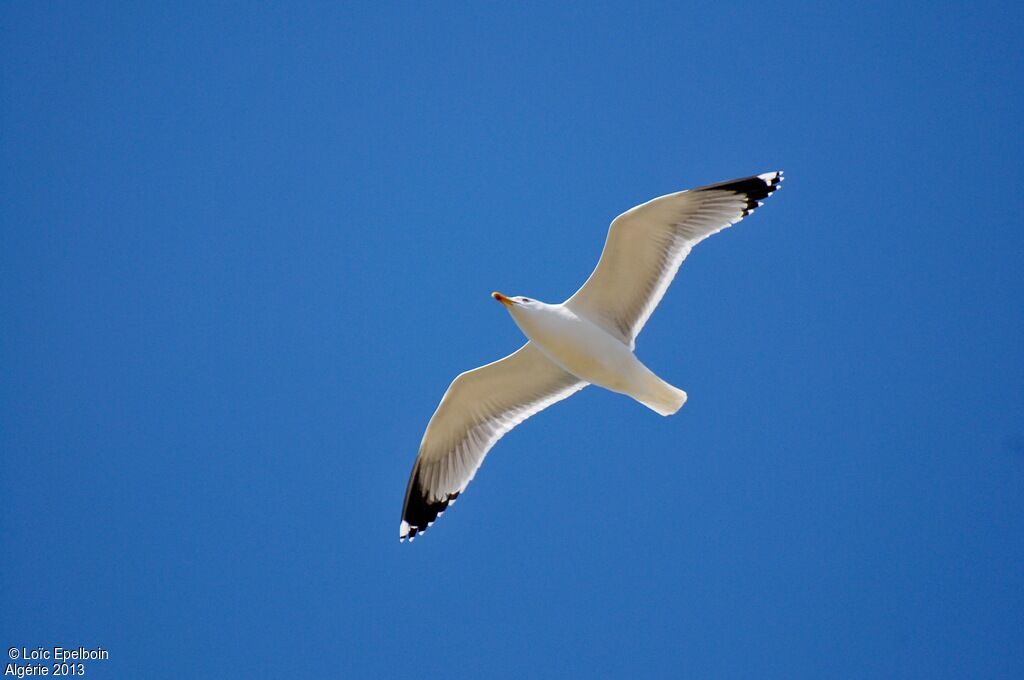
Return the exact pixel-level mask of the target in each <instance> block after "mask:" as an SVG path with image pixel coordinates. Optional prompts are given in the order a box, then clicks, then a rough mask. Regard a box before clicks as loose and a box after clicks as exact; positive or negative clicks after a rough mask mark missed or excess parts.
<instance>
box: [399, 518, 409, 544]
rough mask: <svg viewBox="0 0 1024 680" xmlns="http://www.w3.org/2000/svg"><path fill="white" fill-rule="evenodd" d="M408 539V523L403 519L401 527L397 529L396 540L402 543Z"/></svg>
mask: <svg viewBox="0 0 1024 680" xmlns="http://www.w3.org/2000/svg"><path fill="white" fill-rule="evenodd" d="M408 537H409V523H408V522H406V521H405V520H404V519H403V520H402V526H400V527H399V528H398V540H399V541H404V540H405V539H406V538H408Z"/></svg>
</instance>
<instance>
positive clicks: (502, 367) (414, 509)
mask: <svg viewBox="0 0 1024 680" xmlns="http://www.w3.org/2000/svg"><path fill="white" fill-rule="evenodd" d="M586 385H587V383H586V382H584V381H582V380H580V379H579V378H577V377H576V376H574V375H573V374H571V373H568V372H567V371H565V370H563V369H562V368H560V367H559V366H557V365H556V364H555V363H553V362H552V361H551V360H550V359H548V358H547V357H546V356H544V353H543V352H541V351H540V350H539V349H537V347H536V346H534V344H533V343H532V342H527V343H526V344H525V345H523V346H522V347H520V348H519V349H518V350H517V351H515V352H513V353H512V354H510V355H508V356H507V357H505V358H504V359H499V360H498V361H495V362H493V363H490V364H487V365H486V366H481V367H480V368H474V369H473V370H472V371H466V372H465V373H462V374H461V375H459V377H457V378H455V380H454V381H452V384H451V385H450V386H449V387H448V391H447V392H445V394H444V397H443V398H442V399H441V403H440V404H439V405H438V407H437V410H436V411H435V412H434V415H433V417H432V418H431V419H430V423H428V424H427V431H426V432H425V433H424V434H423V441H422V442H420V452H419V456H417V458H416V463H415V465H413V468H412V474H411V475H410V476H409V486H408V487H407V488H406V491H405V504H404V506H403V507H402V524H401V529H400V530H399V539H400V540H405V539H406V538H408V539H410V540H412V539H413V538H415V537H416V535H417V534H419V533H422V532H424V531H426V530H427V527H429V526H430V525H431V524H433V523H434V520H436V519H437V518H438V517H439V516H440V515H441V513H443V512H444V511H445V508H447V507H448V505H449V504H450V503H453V502H454V501H455V499H456V498H457V497H458V495H459V494H460V493H462V492H463V490H465V488H466V486H467V485H468V484H469V482H470V480H472V479H473V475H474V474H476V471H477V468H479V467H480V463H482V462H483V460H484V456H486V455H487V452H488V451H489V450H490V448H491V447H492V446H494V443H495V442H496V441H498V440H499V439H501V437H502V436H503V435H504V434H505V433H506V432H508V431H509V430H511V429H512V428H513V427H515V426H516V425H518V424H519V423H521V422H523V421H524V420H526V419H527V418H529V417H530V416H532V415H533V414H535V413H539V412H540V411H542V410H544V409H545V408H547V407H548V406H550V405H551V404H554V403H555V402H556V401H561V400H562V399H565V398H566V397H568V396H570V395H571V394H573V393H575V392H577V391H579V390H581V389H583V388H584V387H586Z"/></svg>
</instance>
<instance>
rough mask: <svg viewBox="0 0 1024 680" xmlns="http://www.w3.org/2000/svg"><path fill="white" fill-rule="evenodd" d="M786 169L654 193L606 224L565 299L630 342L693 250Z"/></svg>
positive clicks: (748, 207)
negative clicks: (593, 257)
mask: <svg viewBox="0 0 1024 680" xmlns="http://www.w3.org/2000/svg"><path fill="white" fill-rule="evenodd" d="M781 181H782V172H767V173H765V174H763V175H755V176H753V177H746V178H744V179H736V180H732V181H729V182H721V183H719V184H711V185H708V186H706V187H700V188H699V189H690V190H688V191H680V192H678V193H675V194H668V195H667V196H661V197H659V198H655V199H653V200H651V201H648V202H647V203H644V204H643V205H638V206H636V207H635V208H633V209H631V210H628V211H626V212H624V213H622V214H621V215H619V216H618V217H616V218H615V220H614V221H613V222H612V225H611V227H610V228H609V229H608V239H607V241H605V244H604V250H603V251H602V252H601V259H600V260H599V261H598V263H597V267H596V268H595V269H594V271H593V273H592V274H591V275H590V278H588V279H587V280H586V282H585V283H584V284H583V287H581V288H580V289H579V290H578V291H576V293H575V294H574V295H573V296H572V297H571V298H569V299H568V300H566V301H565V305H566V306H567V307H569V308H570V309H572V310H573V311H574V312H576V313H578V314H582V315H583V316H585V317H587V318H588V319H590V320H591V321H592V322H594V323H597V324H598V325H600V326H601V327H602V328H604V329H605V330H607V331H608V332H610V333H612V334H613V335H615V336H616V337H618V338H620V339H621V340H622V341H623V342H625V343H626V344H628V345H629V346H630V347H631V348H632V347H633V345H634V342H635V340H636V336H637V335H638V334H639V333H640V331H641V329H643V327H644V324H645V323H647V319H648V318H650V316H651V312H653V311H654V308H655V307H657V306H658V303H659V302H660V301H661V298H662V296H663V295H664V294H665V291H666V290H667V289H668V285H669V284H670V283H672V279H673V278H675V275H676V272H677V271H679V265H681V264H682V263H683V260H685V259H686V256H687V255H689V254H690V250H691V249H692V248H693V247H694V246H695V245H697V244H698V243H700V242H701V241H702V240H704V239H705V238H707V237H708V236H711V235H712V234H714V233H717V232H719V231H721V230H722V229H725V228H726V227H728V226H731V225H733V224H736V223H737V222H739V221H740V220H742V219H743V218H744V217H746V216H747V215H749V214H750V213H752V212H753V211H754V209H755V208H757V207H758V206H760V205H761V201H763V200H764V199H765V198H767V197H768V196H769V195H770V194H771V193H772V192H773V191H775V190H776V189H777V188H778V187H779V183H780V182H781Z"/></svg>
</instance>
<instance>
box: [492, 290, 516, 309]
mask: <svg viewBox="0 0 1024 680" xmlns="http://www.w3.org/2000/svg"><path fill="white" fill-rule="evenodd" d="M491 297H492V298H494V299H495V300H497V301H498V302H500V303H501V304H503V305H505V306H506V307H511V306H512V305H514V304H515V301H514V300H512V298H507V297H505V296H504V295H502V294H501V293H499V292H498V291H494V292H493V293H491Z"/></svg>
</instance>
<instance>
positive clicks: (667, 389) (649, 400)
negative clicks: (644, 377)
mask: <svg viewBox="0 0 1024 680" xmlns="http://www.w3.org/2000/svg"><path fill="white" fill-rule="evenodd" d="M655 379H656V380H657V381H658V383H659V384H657V385H656V386H654V389H650V390H646V391H645V392H644V393H642V394H634V395H631V396H632V397H633V398H634V399H636V400H637V401H639V402H640V403H641V404H643V405H644V406H646V407H647V408H649V409H651V410H652V411H654V412H655V413H658V414H659V415H663V416H670V415H672V414H673V413H675V412H676V411H678V410H679V409H681V408H682V407H683V404H685V403H686V392H684V391H682V390H681V389H679V388H678V387H673V386H672V385H669V384H668V383H667V382H665V381H664V380H662V379H660V378H655Z"/></svg>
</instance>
